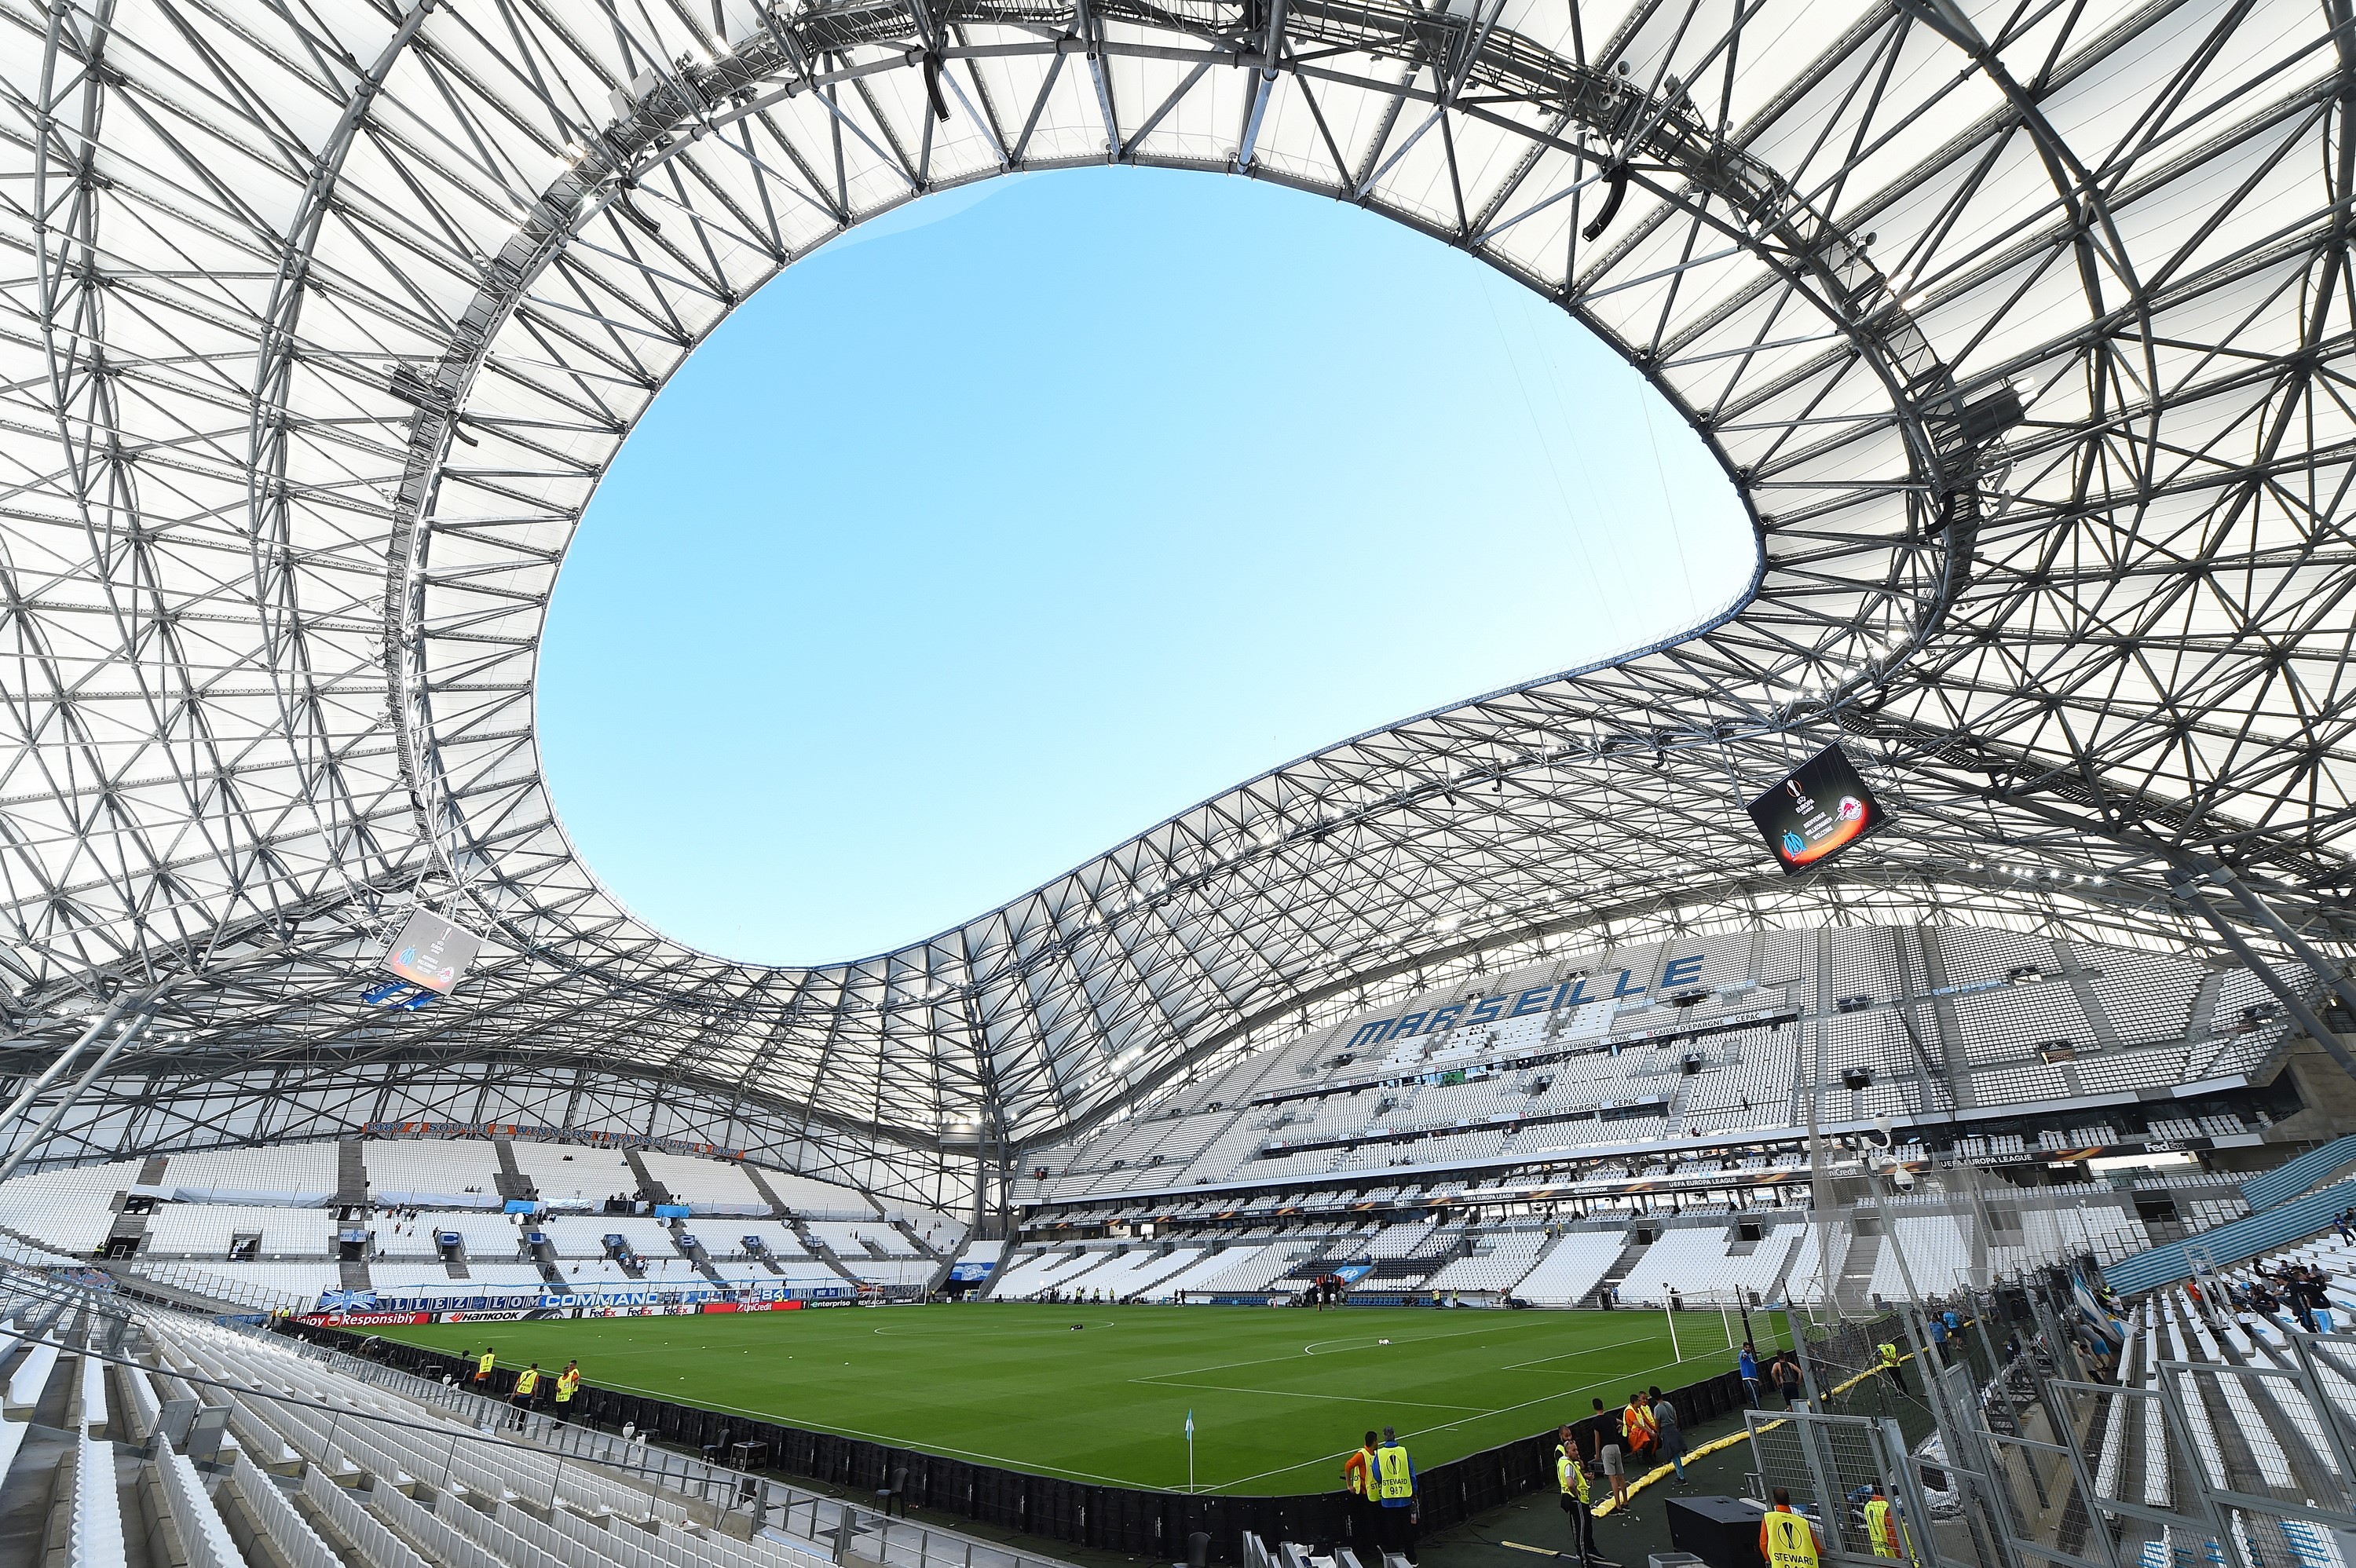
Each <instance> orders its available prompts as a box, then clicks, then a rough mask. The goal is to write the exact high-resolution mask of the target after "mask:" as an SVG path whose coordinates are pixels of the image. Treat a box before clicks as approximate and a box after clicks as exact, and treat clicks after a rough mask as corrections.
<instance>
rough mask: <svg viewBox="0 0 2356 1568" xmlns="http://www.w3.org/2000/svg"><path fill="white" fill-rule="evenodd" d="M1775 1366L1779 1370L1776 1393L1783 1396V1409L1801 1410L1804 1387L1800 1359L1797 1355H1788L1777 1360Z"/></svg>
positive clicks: (1776, 1374) (1777, 1372) (1776, 1375)
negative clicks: (1801, 1379) (1801, 1378)
mask: <svg viewBox="0 0 2356 1568" xmlns="http://www.w3.org/2000/svg"><path fill="white" fill-rule="evenodd" d="M1775 1365H1776V1368H1777V1371H1776V1373H1775V1391H1776V1392H1778V1393H1781V1394H1782V1395H1783V1408H1784V1409H1785V1410H1797V1409H1799V1408H1800V1396H1801V1394H1802V1392H1803V1391H1804V1385H1803V1384H1802V1382H1801V1381H1800V1358H1799V1357H1798V1356H1797V1355H1796V1354H1794V1355H1786V1356H1784V1357H1783V1358H1782V1359H1780V1360H1777V1362H1776V1363H1775Z"/></svg>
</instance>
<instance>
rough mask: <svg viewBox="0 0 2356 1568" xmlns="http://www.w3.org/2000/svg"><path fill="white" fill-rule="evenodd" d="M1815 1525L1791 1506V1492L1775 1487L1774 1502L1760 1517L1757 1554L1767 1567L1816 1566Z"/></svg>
mask: <svg viewBox="0 0 2356 1568" xmlns="http://www.w3.org/2000/svg"><path fill="white" fill-rule="evenodd" d="M1821 1551H1822V1549H1821V1548H1820V1547H1819V1546H1818V1544H1817V1541H1816V1527H1815V1525H1814V1524H1813V1523H1811V1522H1810V1521H1809V1520H1808V1519H1807V1517H1806V1516H1805V1515H1804V1514H1800V1513H1798V1512H1795V1511H1794V1509H1793V1508H1792V1494H1791V1492H1790V1491H1788V1490H1787V1489H1785V1488H1782V1487H1777V1488H1775V1506H1774V1507H1772V1508H1771V1509H1768V1510H1767V1516H1766V1517H1765V1518H1764V1519H1762V1520H1760V1521H1759V1556H1760V1560H1761V1561H1762V1563H1765V1564H1766V1568H1819V1563H1820V1562H1821Z"/></svg>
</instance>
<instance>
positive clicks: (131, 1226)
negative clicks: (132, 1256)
mask: <svg viewBox="0 0 2356 1568" xmlns="http://www.w3.org/2000/svg"><path fill="white" fill-rule="evenodd" d="M143 1185H144V1184H143ZM146 1234H147V1216H146V1215H145V1214H125V1213H123V1211H120V1210H117V1211H115V1215H114V1221H113V1222H112V1224H110V1225H108V1226H107V1228H106V1244H107V1247H108V1250H110V1251H112V1249H113V1247H114V1243H117V1242H128V1243H131V1245H130V1246H129V1247H128V1248H126V1249H125V1250H126V1251H129V1252H134V1253H135V1252H137V1251H138V1250H139V1243H140V1242H141V1241H143V1240H145V1237H146Z"/></svg>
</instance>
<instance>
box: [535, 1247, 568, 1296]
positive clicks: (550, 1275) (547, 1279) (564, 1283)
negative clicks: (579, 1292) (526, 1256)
mask: <svg viewBox="0 0 2356 1568" xmlns="http://www.w3.org/2000/svg"><path fill="white" fill-rule="evenodd" d="M531 1261H532V1263H533V1264H535V1265H536V1266H537V1267H538V1268H539V1270H540V1277H541V1282H542V1283H543V1284H545V1285H547V1286H548V1288H549V1289H550V1290H552V1291H553V1292H554V1293H555V1294H557V1295H559V1296H570V1295H572V1294H573V1285H572V1282H571V1281H569V1280H567V1279H566V1278H565V1277H564V1269H563V1266H562V1264H559V1263H558V1262H557V1261H556V1243H553V1242H551V1241H548V1240H546V1239H545V1238H542V1239H541V1241H539V1242H537V1243H534V1244H533V1246H532V1249H531Z"/></svg>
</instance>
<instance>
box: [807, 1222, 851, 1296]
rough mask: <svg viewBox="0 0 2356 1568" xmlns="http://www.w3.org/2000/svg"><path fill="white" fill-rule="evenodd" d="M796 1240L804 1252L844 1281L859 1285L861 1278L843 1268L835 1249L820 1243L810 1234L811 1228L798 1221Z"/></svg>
mask: <svg viewBox="0 0 2356 1568" xmlns="http://www.w3.org/2000/svg"><path fill="white" fill-rule="evenodd" d="M794 1238H795V1239H796V1240H797V1241H798V1242H800V1243H801V1244H802V1250H803V1251H805V1252H807V1253H809V1255H810V1256H812V1257H814V1258H816V1259H817V1260H818V1261H819V1262H820V1263H822V1264H825V1265H826V1266H827V1267H829V1268H830V1269H832V1270H833V1271H834V1272H835V1273H837V1274H839V1275H841V1276H842V1277H843V1278H844V1279H846V1280H849V1281H850V1282H851V1284H853V1285H857V1284H858V1283H859V1276H858V1275H855V1274H853V1273H851V1271H850V1270H849V1269H847V1268H845V1267H843V1266H842V1260H841V1258H838V1257H836V1256H835V1255H834V1249H833V1248H832V1247H830V1246H828V1245H827V1244H826V1243H824V1242H821V1241H819V1239H818V1237H817V1236H816V1235H814V1234H813V1233H812V1232H810V1229H809V1227H808V1226H807V1225H804V1224H803V1223H801V1221H798V1220H797V1221H794Z"/></svg>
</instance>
